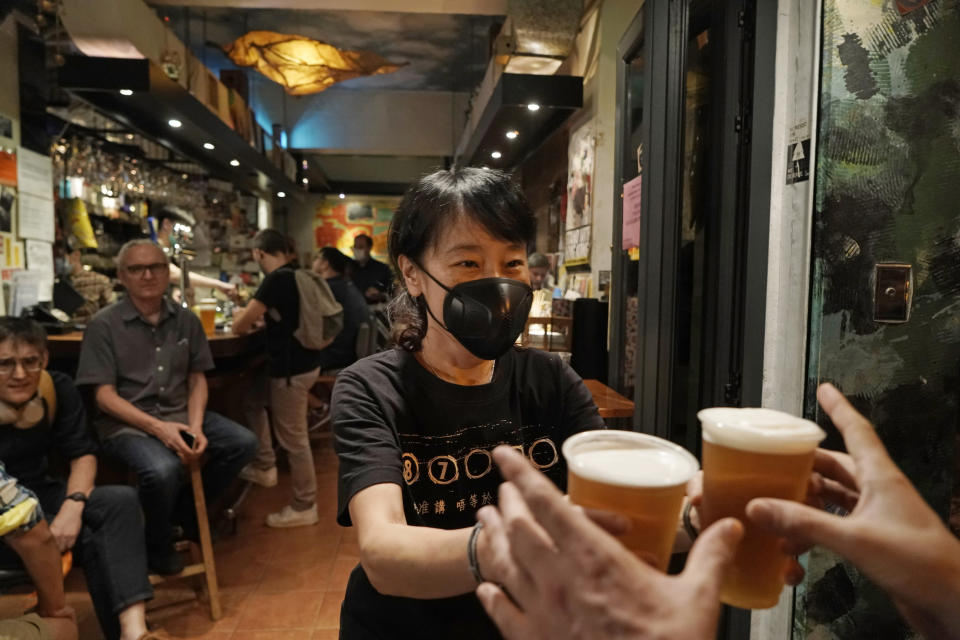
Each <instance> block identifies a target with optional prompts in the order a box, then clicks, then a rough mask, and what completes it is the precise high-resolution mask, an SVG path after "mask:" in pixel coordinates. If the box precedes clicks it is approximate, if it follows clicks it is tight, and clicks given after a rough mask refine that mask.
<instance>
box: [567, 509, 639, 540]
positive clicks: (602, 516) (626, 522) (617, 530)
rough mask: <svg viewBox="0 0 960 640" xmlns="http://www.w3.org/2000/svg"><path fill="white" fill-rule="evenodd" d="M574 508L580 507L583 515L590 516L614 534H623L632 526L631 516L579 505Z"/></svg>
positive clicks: (605, 529) (601, 526)
mask: <svg viewBox="0 0 960 640" xmlns="http://www.w3.org/2000/svg"><path fill="white" fill-rule="evenodd" d="M574 508H575V509H579V510H580V511H581V512H582V513H583V515H585V516H587V517H588V518H590V520H592V521H593V522H594V523H595V524H597V525H599V527H600V528H601V529H603V530H604V531H606V532H607V533H609V534H610V535H612V536H622V535H623V534H625V533H627V532H628V531H630V528H631V526H632V523H631V522H630V518H627V517H626V516H622V515H620V514H619V513H614V512H612V511H603V510H601V509H588V508H586V507H581V506H578V505H575V506H574Z"/></svg>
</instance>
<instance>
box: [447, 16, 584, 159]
mask: <svg viewBox="0 0 960 640" xmlns="http://www.w3.org/2000/svg"><path fill="white" fill-rule="evenodd" d="M507 11H508V13H507V20H506V22H505V23H504V25H503V28H502V29H501V31H500V35H498V36H497V39H496V41H495V42H494V56H493V59H491V60H490V64H489V66H488V67H487V73H486V75H485V76H484V78H483V82H481V83H480V86H479V87H478V88H477V90H476V92H475V94H474V97H473V101H472V104H471V107H470V112H469V114H468V116H467V126H466V128H465V130H464V132H463V135H462V136H461V137H460V142H459V144H458V145H457V151H456V154H455V161H456V162H457V163H458V164H474V165H476V164H482V165H487V166H491V167H498V168H502V169H509V168H512V167H516V166H517V165H519V164H521V163H522V162H523V161H524V160H525V159H526V158H527V157H529V156H530V154H531V153H533V151H534V150H536V148H537V147H538V146H539V145H540V144H542V143H543V141H544V140H546V139H547V137H548V136H549V135H550V134H551V133H552V132H553V131H555V130H556V128H557V127H559V126H560V125H561V124H563V122H564V121H565V120H566V119H567V118H568V117H570V115H571V114H573V113H574V112H575V111H576V110H577V109H579V108H580V107H582V106H583V78H581V77H579V76H566V75H555V73H556V71H557V70H558V69H559V68H560V65H561V64H563V61H564V60H566V58H567V57H568V56H569V55H570V54H571V53H572V51H573V47H574V42H575V40H576V37H577V34H578V33H579V30H580V22H581V18H582V15H581V14H582V12H583V2H582V0H510V2H509V4H508V9H507Z"/></svg>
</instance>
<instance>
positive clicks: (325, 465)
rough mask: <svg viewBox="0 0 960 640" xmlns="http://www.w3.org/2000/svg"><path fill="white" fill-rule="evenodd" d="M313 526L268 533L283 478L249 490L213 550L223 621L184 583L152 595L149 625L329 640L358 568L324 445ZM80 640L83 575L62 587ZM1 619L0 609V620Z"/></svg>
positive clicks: (267, 639) (245, 636)
mask: <svg viewBox="0 0 960 640" xmlns="http://www.w3.org/2000/svg"><path fill="white" fill-rule="evenodd" d="M314 462H315V465H316V468H317V489H318V492H317V493H318V498H317V508H318V511H319V515H320V522H319V524H316V525H314V526H311V527H298V528H294V529H279V530H276V529H269V528H267V527H266V526H265V525H264V524H263V520H264V517H265V516H266V514H268V513H271V512H273V511H277V510H279V509H280V508H281V507H283V505H284V504H286V503H287V501H288V500H289V496H290V474H289V471H286V470H284V469H281V470H280V477H279V482H278V484H277V486H276V487H273V488H271V489H263V488H261V487H254V488H253V489H252V490H251V492H250V494H249V495H248V496H247V499H246V501H245V502H244V504H243V506H242V507H241V508H240V515H239V519H238V523H237V534H236V535H235V536H228V537H226V538H225V539H222V540H220V541H218V542H216V543H215V544H214V550H215V553H216V559H217V575H218V577H219V582H220V591H221V605H222V607H223V617H222V618H221V619H220V620H218V621H217V622H213V621H212V620H210V616H209V610H208V609H207V607H206V606H205V605H204V604H201V603H200V602H198V601H197V600H196V598H194V594H193V591H192V587H191V585H190V584H188V583H186V582H181V583H170V584H165V585H161V586H160V587H158V588H157V592H156V598H155V599H154V600H153V601H152V602H151V603H149V604H148V606H147V618H148V620H149V621H150V624H151V625H152V626H154V627H156V628H160V629H163V630H165V631H166V632H167V634H168V635H169V636H170V637H172V638H197V639H199V638H209V639H214V640H230V639H232V640H331V639H335V638H336V637H337V634H338V628H339V624H340V602H341V601H342V600H343V593H344V589H345V588H346V582H347V577H348V575H349V573H350V571H351V570H352V569H353V567H354V566H355V565H356V564H357V554H358V550H357V543H356V536H355V534H354V532H353V531H352V530H351V529H344V528H341V527H340V526H338V525H337V524H336V521H335V517H336V508H337V460H336V455H335V454H334V453H333V449H332V447H331V445H330V444H329V440H324V441H322V442H321V443H320V444H317V445H316V446H315V448H314ZM67 588H68V592H69V593H68V601H69V602H70V604H71V605H72V606H73V607H74V608H75V609H76V610H77V614H78V621H79V625H80V638H81V640H97V639H99V638H101V635H100V630H99V627H98V625H97V621H96V618H95V617H94V614H93V609H92V606H91V604H90V598H89V597H88V596H87V594H86V588H85V585H84V583H83V578H82V572H80V571H73V572H72V573H71V574H70V576H69V577H68V580H67ZM4 613H6V611H5V610H4V608H2V607H0V615H3V614H4Z"/></svg>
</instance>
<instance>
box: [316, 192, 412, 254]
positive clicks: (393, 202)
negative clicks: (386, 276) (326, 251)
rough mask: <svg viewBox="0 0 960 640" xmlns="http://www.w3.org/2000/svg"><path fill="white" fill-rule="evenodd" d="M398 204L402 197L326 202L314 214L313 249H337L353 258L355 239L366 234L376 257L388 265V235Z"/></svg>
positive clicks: (330, 200) (364, 197)
mask: <svg viewBox="0 0 960 640" xmlns="http://www.w3.org/2000/svg"><path fill="white" fill-rule="evenodd" d="M399 204H400V198H399V197H389V196H347V197H346V198H343V199H341V198H338V197H336V196H333V197H328V198H326V199H324V201H323V203H322V204H320V205H318V206H317V210H316V212H315V214H314V221H313V239H314V247H313V248H314V249H320V248H322V247H336V248H337V249H339V250H340V251H342V252H344V253H345V254H347V255H348V256H351V257H352V256H353V254H352V252H351V250H350V249H351V248H352V247H353V239H354V238H355V237H356V236H358V235H359V234H361V233H365V234H367V235H368V236H370V237H371V238H373V251H372V255H373V257H374V258H375V259H377V260H380V261H381V262H387V231H388V230H389V229H390V221H391V220H393V212H394V211H395V210H396V208H397V205H399Z"/></svg>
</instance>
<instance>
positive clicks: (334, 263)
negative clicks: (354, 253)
mask: <svg viewBox="0 0 960 640" xmlns="http://www.w3.org/2000/svg"><path fill="white" fill-rule="evenodd" d="M320 256H321V257H322V258H323V259H324V260H326V261H327V264H329V265H330V268H331V269H333V270H334V271H336V272H337V273H339V274H340V275H344V274H345V273H346V272H347V269H348V268H350V263H351V262H352V260H350V258H348V257H347V256H345V255H344V254H343V252H342V251H340V250H339V249H337V248H335V247H324V248H323V249H320Z"/></svg>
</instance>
